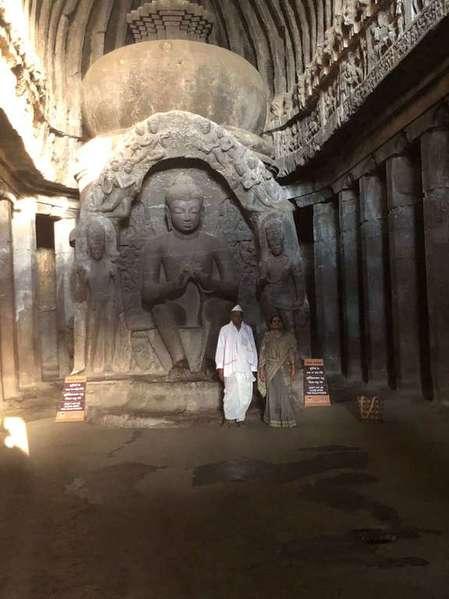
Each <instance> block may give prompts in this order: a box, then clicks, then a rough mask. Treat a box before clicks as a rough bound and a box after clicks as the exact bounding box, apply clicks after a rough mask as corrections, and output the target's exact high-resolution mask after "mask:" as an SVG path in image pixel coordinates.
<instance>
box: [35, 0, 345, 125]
mask: <svg viewBox="0 0 449 599" xmlns="http://www.w3.org/2000/svg"><path fill="white" fill-rule="evenodd" d="M23 2H24V8H25V12H26V14H27V15H28V20H29V23H30V36H31V39H32V40H33V41H34V44H35V47H36V49H37V51H38V54H39V56H40V57H41V60H42V61H43V64H44V67H45V71H46V74H47V84H48V92H49V98H48V99H49V108H50V114H52V113H53V117H52V119H53V122H54V124H55V126H56V127H58V128H60V129H61V130H63V131H66V132H67V133H71V134H79V132H80V123H79V104H80V86H79V82H80V80H81V78H82V76H83V75H84V73H85V72H86V71H87V69H88V68H89V66H90V65H91V64H92V63H93V62H94V61H95V60H97V59H98V58H99V57H100V56H102V55H103V54H105V53H107V52H110V51H112V50H114V49H115V48H118V47H121V46H123V45H125V44H126V37H127V23H126V16H127V13H128V12H129V11H130V10H133V9H135V8H138V7H139V6H140V5H141V4H143V0H142V1H140V0H23ZM197 3H198V4H199V3H201V4H203V5H204V6H205V7H206V8H208V9H209V10H210V11H211V12H212V13H213V14H214V16H215V22H216V30H215V43H217V44H218V45H220V46H222V47H225V48H228V49H230V50H232V51H234V52H236V53H238V54H240V55H241V56H243V57H245V58H246V59H247V60H248V61H249V62H251V63H252V64H253V65H254V66H255V67H256V68H257V69H258V70H259V72H260V73H261V75H262V76H263V77H264V79H265V81H266V83H267V88H268V91H269V93H270V94H271V95H272V96H273V95H276V94H281V93H283V92H285V91H287V90H289V89H291V88H292V87H293V86H294V84H295V82H296V81H297V79H298V76H299V75H300V74H301V73H302V72H303V71H304V68H305V66H306V65H307V64H309V63H310V62H311V61H312V59H313V56H314V54H315V51H316V48H317V45H318V44H320V43H322V42H323V40H324V34H325V31H326V29H328V28H329V27H330V26H331V24H332V22H333V18H334V12H335V11H336V10H337V11H340V12H341V0H197ZM105 93H107V90H105ZM68 98H69V99H70V105H71V109H66V110H61V108H62V106H63V105H64V106H67V99H68Z"/></svg>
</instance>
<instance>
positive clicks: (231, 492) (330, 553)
mask: <svg viewBox="0 0 449 599" xmlns="http://www.w3.org/2000/svg"><path fill="white" fill-rule="evenodd" d="M27 426H28V435H29V444H30V456H29V457H25V456H24V455H23V454H21V453H20V452H19V451H18V450H14V449H13V450H11V449H6V448H4V447H3V444H2V448H1V449H0V597H1V599H52V598H58V599H103V598H104V599H153V598H155V599H156V598H157V599H164V598H170V599H171V598H173V599H178V598H179V599H184V598H192V599H221V598H223V599H227V598H233V597H236V598H240V597H242V598H245V599H246V598H255V599H256V598H257V599H259V598H265V597H267V598H268V597H269V598H274V599H278V598H279V599H280V598H284V597H295V598H296V597H299V598H317V599H347V598H348V599H349V598H357V599H361V598H363V599H371V598H375V599H379V598H382V599H389V598H393V597H394V598H395V599H397V598H398V597H400V598H401V599H415V598H416V599H417V598H419V599H447V598H449V584H448V583H449V484H448V481H449V468H448V464H449V435H448V431H449V410H447V409H444V408H442V407H438V406H436V405H433V404H428V403H424V402H422V403H413V402H410V401H406V400H398V401H390V402H388V403H387V404H386V421H385V423H384V424H377V425H376V424H362V423H360V422H358V421H357V420H356V419H355V418H354V416H353V414H352V412H351V410H350V409H349V406H348V404H338V405H335V406H333V407H331V408H313V409H309V410H307V411H305V412H303V413H302V415H301V422H300V425H299V427H298V428H297V429H296V430H287V431H281V430H271V429H269V428H267V427H265V426H264V425H263V424H262V423H261V422H260V421H259V420H258V418H257V414H256V413H252V415H251V417H250V419H249V422H248V424H247V426H246V427H245V428H239V429H222V428H220V427H219V426H218V422H216V421H209V422H201V423H199V422H196V423H191V424H190V425H188V426H184V427H182V428H176V429H167V430H161V429H158V430H126V429H107V428H101V427H99V426H94V425H90V424H56V423H55V422H54V421H53V419H50V418H41V419H39V418H37V416H34V419H32V420H31V421H29V422H28V425H27Z"/></svg>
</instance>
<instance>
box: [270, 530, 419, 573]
mask: <svg viewBox="0 0 449 599" xmlns="http://www.w3.org/2000/svg"><path fill="white" fill-rule="evenodd" d="M277 554H278V557H279V559H281V560H283V561H287V562H301V563H308V562H317V561H319V562H321V563H322V564H323V566H325V565H326V564H329V565H335V564H346V565H348V564H351V565H358V566H363V567H371V568H380V569H390V568H403V567H407V566H412V567H423V566H428V565H429V563H430V562H429V561H427V560H426V559H424V558H421V557H416V556H398V557H388V558H385V557H380V556H379V555H377V548H376V547H372V546H369V545H366V544H364V543H362V542H360V541H359V540H358V539H357V538H356V537H355V536H354V535H351V534H350V535H346V536H325V535H323V536H320V537H315V538H311V539H300V540H296V541H290V542H288V543H285V544H283V545H282V546H280V547H279V548H278V550H277Z"/></svg>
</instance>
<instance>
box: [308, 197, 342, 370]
mask: <svg viewBox="0 0 449 599" xmlns="http://www.w3.org/2000/svg"><path fill="white" fill-rule="evenodd" d="M313 232H314V239H315V244H314V248H315V296H316V298H315V301H316V317H317V327H318V335H319V340H320V344H321V351H322V356H323V358H324V361H325V365H326V370H327V372H328V374H330V375H340V374H341V348H340V317H339V316H340V315H339V297H338V261H337V255H338V254H337V222H336V209H335V206H334V204H333V203H331V202H328V203H326V204H315V206H314V209H313Z"/></svg>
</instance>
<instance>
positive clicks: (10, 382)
mask: <svg viewBox="0 0 449 599" xmlns="http://www.w3.org/2000/svg"><path fill="white" fill-rule="evenodd" d="M11 212H12V206H11V202H10V201H9V200H7V199H3V198H2V197H1V196H0V248H1V252H0V361H1V382H2V384H1V385H0V388H1V395H2V396H3V399H9V398H12V397H15V396H16V395H17V393H18V387H17V361H16V331H15V321H16V318H15V309H14V270H13V257H12V234H11Z"/></svg>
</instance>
